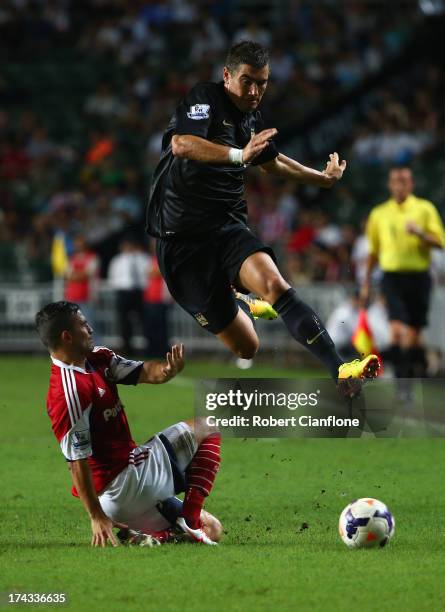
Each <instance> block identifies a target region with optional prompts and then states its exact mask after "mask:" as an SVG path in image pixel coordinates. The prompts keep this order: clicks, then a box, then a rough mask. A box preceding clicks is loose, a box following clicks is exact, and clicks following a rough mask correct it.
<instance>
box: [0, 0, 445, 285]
mask: <svg viewBox="0 0 445 612" xmlns="http://www.w3.org/2000/svg"><path fill="white" fill-rule="evenodd" d="M275 5H276V3H263V5H261V7H260V8H258V10H256V9H255V12H254V10H253V9H252V7H251V8H249V9H247V5H246V7H244V8H243V10H241V9H240V10H239V11H232V12H231V13H230V18H229V14H228V12H227V6H226V4H225V3H224V2H223V3H220V2H216V3H215V2H210V3H209V2H198V0H189V1H186V0H165V1H164V0H163V1H157V2H154V3H153V2H151V3H146V2H145V3H139V2H134V3H133V2H123V1H122V0H112V1H108V0H85V1H84V2H70V1H68V0H49V1H48V2H42V1H38V2H28V1H27V0H23V1H22V0H4V1H3V2H2V3H1V9H0V52H1V53H2V57H3V58H4V61H3V65H2V68H3V69H2V74H1V76H0V178H1V186H0V190H1V192H0V212H2V214H3V223H4V224H5V225H6V226H7V233H8V241H13V242H14V241H15V242H17V241H19V240H22V239H23V238H24V241H23V243H22V244H23V245H25V253H26V254H27V257H28V260H29V261H28V264H29V265H28V268H29V271H31V274H32V275H33V277H34V278H36V279H43V278H46V277H47V274H48V269H49V268H48V266H49V265H50V259H49V257H50V256H49V253H48V251H50V248H49V244H50V243H51V242H52V237H53V236H54V243H53V245H55V246H54V249H53V251H56V252H57V253H56V256H53V262H54V261H55V260H58V262H59V263H58V265H57V266H56V267H57V269H58V273H59V274H62V273H63V272H61V270H63V267H64V265H66V260H67V258H68V257H69V256H70V255H71V254H72V252H71V249H72V240H71V238H72V235H73V234H75V233H78V232H80V233H82V234H83V235H84V236H85V237H86V239H87V240H88V242H89V243H90V244H92V245H93V246H94V248H95V249H96V250H97V251H98V252H100V254H101V256H102V262H101V264H102V268H103V269H104V268H105V267H106V262H107V261H108V256H109V255H111V251H112V252H114V253H115V252H116V250H117V249H116V246H115V244H113V236H115V237H117V236H119V233H122V232H123V231H125V229H126V228H128V227H129V226H134V227H136V226H137V224H138V223H140V222H141V218H142V214H141V213H142V203H143V201H144V198H145V194H146V192H147V189H148V183H149V180H150V174H151V172H152V169H153V166H154V165H155V164H156V163H157V161H158V157H159V152H160V143H161V138H162V130H163V129H164V127H165V125H166V123H167V122H168V119H169V116H170V114H171V112H172V109H173V108H174V107H175V106H176V104H177V101H178V99H179V98H181V97H182V96H183V95H184V93H185V92H186V91H187V90H188V88H189V86H190V84H191V83H194V82H196V81H197V80H199V79H201V80H209V79H212V78H214V79H215V80H220V79H221V68H222V66H223V63H224V56H225V53H226V48H227V44H228V43H230V42H232V41H238V40H241V39H245V38H250V39H254V40H257V41H259V42H261V43H262V44H264V45H265V46H267V47H269V49H270V65H271V77H270V82H269V86H268V87H269V90H268V93H267V96H266V97H265V98H264V100H263V102H262V107H261V111H262V114H263V116H264V117H265V119H266V123H268V124H269V125H273V126H275V127H277V128H278V130H279V134H280V137H282V138H283V140H284V139H285V138H286V137H287V136H290V135H291V131H290V130H289V129H288V126H289V125H290V126H292V129H293V130H294V129H295V128H296V126H298V125H302V126H304V125H305V122H306V120H307V118H310V119H311V121H312V118H313V117H317V114H320V115H322V114H323V113H324V112H325V111H327V110H331V109H333V110H335V108H336V104H337V101H339V100H342V97H343V96H344V95H349V92H350V91H351V88H355V87H356V86H357V87H359V86H361V85H362V84H363V82H364V80H365V79H367V78H368V76H370V75H372V77H373V79H375V81H376V84H374V85H372V89H371V90H370V92H369V96H368V97H367V98H366V100H364V104H363V113H362V115H361V116H358V117H357V119H356V120H354V121H353V122H352V124H351V126H350V138H351V141H350V143H349V144H350V146H351V151H352V153H351V154H350V155H348V156H347V158H348V161H350V162H354V163H351V164H350V170H349V168H348V172H347V173H346V174H345V177H344V179H343V181H342V183H341V184H340V185H339V186H337V187H336V189H335V190H333V192H330V193H329V194H328V195H326V194H321V193H318V192H317V191H315V192H314V193H313V194H312V196H311V195H308V191H307V190H306V191H305V190H303V189H298V190H297V191H296V190H295V187H294V186H293V185H292V186H289V185H286V184H283V183H280V182H278V183H277V182H274V181H271V180H270V178H268V177H264V176H262V175H260V174H258V173H257V174H255V173H254V172H250V171H249V172H248V173H247V174H246V183H247V185H246V192H247V194H248V203H249V214H250V216H251V219H252V225H253V227H254V229H257V231H259V233H261V235H263V236H264V237H265V239H266V240H269V241H270V242H272V243H273V244H274V245H276V246H277V247H278V249H277V254H278V256H279V257H281V256H282V253H281V251H282V246H281V245H283V244H287V245H288V246H287V248H288V249H289V252H290V253H298V254H301V257H298V258H295V259H294V264H293V265H294V266H295V268H298V267H300V270H301V271H302V274H303V276H305V277H308V278H311V277H314V278H318V279H320V280H321V279H323V280H326V278H330V279H333V278H337V279H343V278H346V277H347V275H348V274H349V273H348V262H347V258H348V256H349V252H350V250H351V245H350V241H349V239H348V237H347V236H345V235H344V232H343V230H342V229H341V227H340V226H339V225H338V224H337V223H336V222H343V223H344V222H346V221H349V219H351V218H352V217H354V216H356V218H355V220H358V218H359V217H360V216H361V215H362V214H363V213H362V212H360V213H356V211H355V208H356V204H357V202H358V203H359V205H360V206H362V208H366V205H367V201H365V200H364V198H363V194H362V195H361V199H359V197H358V195H357V191H359V190H360V188H361V184H360V180H357V179H354V178H353V176H352V174H353V171H354V168H357V167H360V166H361V165H369V164H371V165H373V166H375V167H379V166H384V164H385V163H386V162H387V161H404V162H405V161H406V160H417V159H419V158H420V156H424V158H426V157H425V156H428V154H429V153H430V152H431V151H432V150H433V147H435V149H434V150H435V151H436V150H437V148H438V147H439V146H440V143H441V140H443V139H441V135H442V132H443V125H444V118H445V111H444V106H443V103H442V101H443V93H444V87H445V79H444V76H443V70H442V69H441V66H440V64H439V61H437V66H436V65H432V61H431V60H430V59H429V58H427V59H426V60H419V61H414V62H413V61H410V62H408V63H405V62H400V68H399V69H398V73H397V74H396V75H395V77H394V78H392V77H391V80H389V79H387V78H385V70H386V67H387V66H388V61H389V60H391V59H393V58H395V57H396V56H397V54H399V53H401V52H403V51H404V48H405V45H406V44H407V43H408V42H409V38H410V36H411V35H412V34H413V33H415V32H416V28H417V27H418V25H422V24H421V21H420V19H421V18H420V16H419V13H418V12H417V10H416V3H414V2H413V3H412V4H411V3H409V4H407V5H406V6H405V5H404V10H403V11H400V6H399V5H398V4H397V3H396V4H394V5H393V4H391V3H388V4H387V5H386V6H385V11H381V10H379V9H378V7H377V6H376V5H375V3H374V4H373V3H364V2H360V1H357V0H352V1H351V2H348V3H345V2H343V1H341V2H329V3H327V4H326V3H325V4H319V3H315V2H314V3H312V2H300V1H298V2H288V3H287V2H285V3H282V4H281V5H280V8H279V10H277V6H275ZM93 16H94V18H93ZM233 33H234V35H233ZM232 35H233V36H232ZM232 38H233V40H232ZM17 41H19V42H20V44H18V42H17ZM73 83H75V87H73ZM367 95H368V94H367ZM357 126H360V129H358V127H357ZM304 138H306V136H305V137H304ZM328 139H329V134H326V135H323V138H322V139H321V140H328ZM309 140H310V141H311V142H312V134H311V135H310V137H309ZM315 140H316V138H315ZM315 144H317V143H315ZM317 146H318V145H317ZM345 157H346V154H345ZM301 161H302V162H306V161H309V160H305V159H301ZM129 168H130V169H131V172H132V174H131V173H130V178H129V175H128V169H129ZM350 175H351V179H349V176H350ZM354 180H355V182H354ZM369 180H372V179H369ZM425 180H427V179H425ZM349 181H351V182H349ZM363 189H365V187H364V188H363ZM297 198H298V199H297ZM362 200H363V201H362ZM320 207H322V208H323V210H327V211H329V214H330V215H331V217H332V219H331V220H330V221H329V222H324V225H323V223H322V222H321V221H320V215H319V214H318V213H317V212H314V211H316V209H318V208H320ZM299 209H302V210H301V212H300V210H299ZM309 209H311V210H309ZM289 235H290V238H289V239H288V236H289ZM45 236H47V242H46V245H47V246H46V248H44V247H43V244H42V243H43V241H44V237H45ZM316 236H317V239H318V240H319V243H318V244H319V246H318V247H315V248H314V249H312V250H311V249H310V245H311V244H312V242H313V240H314V239H315V237H316ZM40 240H42V243H41V242H40ZM116 240H117V238H116ZM107 241H108V244H109V245H110V247H107V249H105V250H103V249H102V248H101V245H103V243H104V242H107ZM116 244H117V243H116ZM320 245H321V246H320ZM323 249H324V250H323ZM15 250H17V249H15ZM19 250H20V249H19ZM105 252H106V253H107V255H106V256H105V257H104V253H105ZM53 255H54V253H53ZM312 256H313V257H314V261H312V260H311V257H312ZM45 258H47V260H46V265H45V263H44V259H45ZM64 259H65V263H64ZM296 262H298V263H296ZM19 268H20V270H22V269H26V266H21V267H20V266H19ZM45 270H46V271H45ZM18 273H20V272H18ZM295 273H296V274H299V273H298V272H296V269H295Z"/></svg>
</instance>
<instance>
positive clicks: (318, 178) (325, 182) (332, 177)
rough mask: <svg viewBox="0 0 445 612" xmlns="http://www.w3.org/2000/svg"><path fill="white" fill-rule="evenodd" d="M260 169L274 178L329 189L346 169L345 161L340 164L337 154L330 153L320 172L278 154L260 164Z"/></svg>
mask: <svg viewBox="0 0 445 612" xmlns="http://www.w3.org/2000/svg"><path fill="white" fill-rule="evenodd" d="M261 168H262V169H263V170H265V171H266V172H268V173H270V174H274V175H275V176H281V177H283V178H286V179H293V180H294V181H296V182H297V183H302V184H304V185H314V186H316V187H325V188H329V187H332V186H333V185H334V184H335V183H336V182H337V181H338V180H340V179H341V177H342V176H343V172H344V171H345V169H346V160H343V161H342V162H341V163H340V160H339V157H338V153H331V154H330V155H329V161H328V162H327V164H326V168H325V169H324V170H323V171H322V172H320V171H318V170H315V169H314V168H309V167H308V166H303V165H302V164H300V163H299V162H297V161H295V160H294V159H291V158H290V157H287V156H286V155H283V154H282V153H279V155H278V157H276V158H275V159H273V160H272V161H270V162H266V163H265V164H262V165H261Z"/></svg>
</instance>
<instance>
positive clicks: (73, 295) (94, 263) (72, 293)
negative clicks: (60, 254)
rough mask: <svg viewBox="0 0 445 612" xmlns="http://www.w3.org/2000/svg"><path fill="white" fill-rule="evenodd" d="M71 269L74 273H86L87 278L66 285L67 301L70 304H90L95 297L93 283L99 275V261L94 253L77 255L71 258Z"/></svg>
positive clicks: (88, 252)
mask: <svg viewBox="0 0 445 612" xmlns="http://www.w3.org/2000/svg"><path fill="white" fill-rule="evenodd" d="M69 268H70V269H71V270H72V271H73V272H85V273H87V275H88V276H87V278H84V279H82V280H68V281H66V284H65V299H66V300H68V301H69V302H75V303H78V302H88V301H89V300H90V299H91V298H92V297H93V296H92V295H91V294H92V283H94V281H95V280H97V278H98V275H99V259H98V257H97V255H96V254H95V253H93V252H92V251H85V252H83V253H75V254H74V255H73V256H72V257H70V261H69Z"/></svg>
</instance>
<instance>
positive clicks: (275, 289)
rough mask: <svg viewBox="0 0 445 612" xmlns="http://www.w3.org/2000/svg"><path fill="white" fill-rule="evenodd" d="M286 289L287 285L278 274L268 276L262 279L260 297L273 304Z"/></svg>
mask: <svg viewBox="0 0 445 612" xmlns="http://www.w3.org/2000/svg"><path fill="white" fill-rule="evenodd" d="M288 289H289V284H288V283H286V281H285V280H284V278H283V277H282V276H281V275H280V274H268V275H267V276H266V278H265V279H264V291H263V295H262V296H261V297H263V298H264V299H265V300H267V301H268V302H269V303H270V304H274V303H275V302H276V301H277V300H278V298H279V297H281V296H282V295H283V293H285V292H286V291H287V290H288Z"/></svg>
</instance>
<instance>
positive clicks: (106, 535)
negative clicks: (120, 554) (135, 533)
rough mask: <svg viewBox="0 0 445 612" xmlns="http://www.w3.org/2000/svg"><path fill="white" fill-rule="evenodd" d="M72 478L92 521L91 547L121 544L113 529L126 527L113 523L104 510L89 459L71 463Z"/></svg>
mask: <svg viewBox="0 0 445 612" xmlns="http://www.w3.org/2000/svg"><path fill="white" fill-rule="evenodd" d="M69 465H70V470H71V476H72V479H73V484H74V486H75V487H76V490H77V492H78V494H79V497H80V499H81V500H82V503H83V505H84V507H85V510H86V511H87V512H88V515H89V517H90V519H91V531H92V533H93V535H92V538H91V546H102V547H104V546H106V545H107V542H108V540H110V542H111V543H112V545H113V546H118V545H119V543H118V541H117V540H116V537H115V535H114V533H113V531H112V530H113V527H126V525H123V524H121V523H115V522H114V521H112V520H111V519H110V518H108V516H107V515H106V514H105V513H104V511H103V510H102V506H101V505H100V501H99V498H98V497H97V493H96V491H95V488H94V485H93V479H92V477H91V470H90V466H89V465H88V461H87V459H78V460H77V461H71V462H70V464H69Z"/></svg>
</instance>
